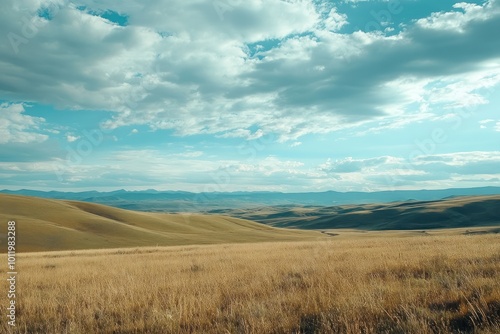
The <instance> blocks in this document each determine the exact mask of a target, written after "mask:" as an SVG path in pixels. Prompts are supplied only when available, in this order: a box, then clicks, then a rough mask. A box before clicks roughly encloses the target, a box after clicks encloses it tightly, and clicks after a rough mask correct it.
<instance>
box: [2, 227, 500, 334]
mask: <svg viewBox="0 0 500 334" xmlns="http://www.w3.org/2000/svg"><path fill="white" fill-rule="evenodd" d="M369 233H370V232H369ZM377 233H378V232H377ZM2 269H3V268H2ZM17 269H18V272H19V274H18V283H17V284H18V297H17V298H18V299H17V305H18V308H17V316H18V318H17V327H16V329H15V330H13V331H12V330H11V329H10V328H8V327H7V326H6V324H5V322H4V321H2V325H1V326H2V327H1V331H2V332H4V333H11V332H12V333H259V334H260V333H419V334H422V333H423V334H425V333H499V332H500V280H499V279H498V276H499V273H500V236H499V235H498V234H469V235H463V234H457V235H447V234H446V233H441V234H437V235H425V234H421V235H417V234H415V235H406V236H405V237H394V236H392V235H390V234H387V235H385V234H383V233H378V234H375V235H372V237H370V238H353V237H348V238H343V237H330V238H326V239H325V238H323V239H317V240H315V241H295V242H289V241H288V242H273V243H270V242H266V243H253V244H223V245H197V246H172V247H143V248H126V249H112V250H85V251H62V252H40V253H25V254H18V258H17ZM2 274H5V272H2ZM5 275H6V274H5ZM0 282H1V283H0V291H6V289H7V286H6V284H7V283H6V280H4V279H2V280H0ZM0 298H1V299H2V300H1V303H2V305H6V304H5V303H6V296H5V294H3V293H2V294H1V297H0Z"/></svg>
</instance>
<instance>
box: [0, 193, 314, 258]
mask: <svg viewBox="0 0 500 334" xmlns="http://www.w3.org/2000/svg"><path fill="white" fill-rule="evenodd" d="M9 220H14V221H16V230H17V246H18V247H17V250H18V251H19V252H29V251H48V250H77V249H101V248H120V247H140V246H156V245H159V246H172V245H190V244H220V243H227V242H233V243H239V242H261V241H285V240H288V241H291V240H307V239H315V238H316V237H318V236H319V233H318V232H312V231H298V230H286V229H277V228H273V227H270V226H266V225H262V224H258V223H255V222H252V221H248V220H244V219H238V218H232V217H228V216H220V215H197V214H160V213H147V212H136V211H129V210H123V209H117V208H112V207H109V206H104V205H99V204H92V203H85V202H77V201H61V200H48V199H42V198H37V197H29V196H16V195H5V194H0V231H2V232H0V245H5V244H6V234H5V231H7V222H8V221H9ZM6 250H7V248H6V247H2V248H0V252H3V253H5V252H6Z"/></svg>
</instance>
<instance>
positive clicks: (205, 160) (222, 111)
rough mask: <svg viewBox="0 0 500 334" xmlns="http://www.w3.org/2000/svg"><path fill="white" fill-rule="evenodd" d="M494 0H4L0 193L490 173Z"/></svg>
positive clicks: (362, 183) (496, 82) (247, 187)
mask: <svg viewBox="0 0 500 334" xmlns="http://www.w3.org/2000/svg"><path fill="white" fill-rule="evenodd" d="M498 31H500V0H487V1H467V2H458V1H451V0H442V1H435V0H425V1H415V0H399V1H398V0H343V1H327V0H245V1H243V0H168V1H167V0H162V1H160V0H151V1H139V0H123V1H107V0H99V1H98V0H77V1H72V2H68V1H64V0H3V1H2V11H1V12H0V38H1V43H0V189H12V190H16V189H37V190H61V191H83V190H90V189H95V190H101V191H108V190H115V189H127V190H141V189H157V190H185V191H193V192H203V191H219V192H229V191H283V192H309V191H326V190H335V191H380V190H396V189H443V188H458V187H464V188H468V187H480V186H500V168H499V167H500V145H499V144H500V114H499V111H500V110H499V107H500V94H499V93H500V37H499V35H498Z"/></svg>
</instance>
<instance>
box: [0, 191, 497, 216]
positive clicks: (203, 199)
mask: <svg viewBox="0 0 500 334" xmlns="http://www.w3.org/2000/svg"><path fill="white" fill-rule="evenodd" d="M0 193H5V194H15V195H25V196H36V197H42V198H53V199H64V200H78V201H85V202H91V203H99V204H104V205H109V206H113V207H118V208H124V209H130V210H139V211H159V212H205V211H210V210H217V209H238V208H255V207H259V206H276V205H301V206H308V205H311V206H333V205H346V204H369V203H389V202H397V201H412V200H413V201H433V200H440V199H444V198H451V197H456V196H480V195H500V187H481V188H453V189H442V190H396V191H377V192H336V191H325V192H307V193H282V192H212V193H191V192H185V191H157V190H154V189H150V190H141V191H127V190H123V189H122V190H116V191H111V192H98V191H85V192H60V191H48V192H46V191H37V190H26V189H23V190H16V191H11V190H0Z"/></svg>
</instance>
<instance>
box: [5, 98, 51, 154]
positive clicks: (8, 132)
mask: <svg viewBox="0 0 500 334" xmlns="http://www.w3.org/2000/svg"><path fill="white" fill-rule="evenodd" d="M24 112H25V109H24V105H23V104H8V103H2V104H0V144H6V143H31V142H40V141H45V140H46V139H47V138H48V136H47V135H45V134H42V133H40V132H39V131H40V127H41V125H42V124H43V123H44V121H45V120H44V119H43V118H41V117H33V116H29V115H25V114H24Z"/></svg>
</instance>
